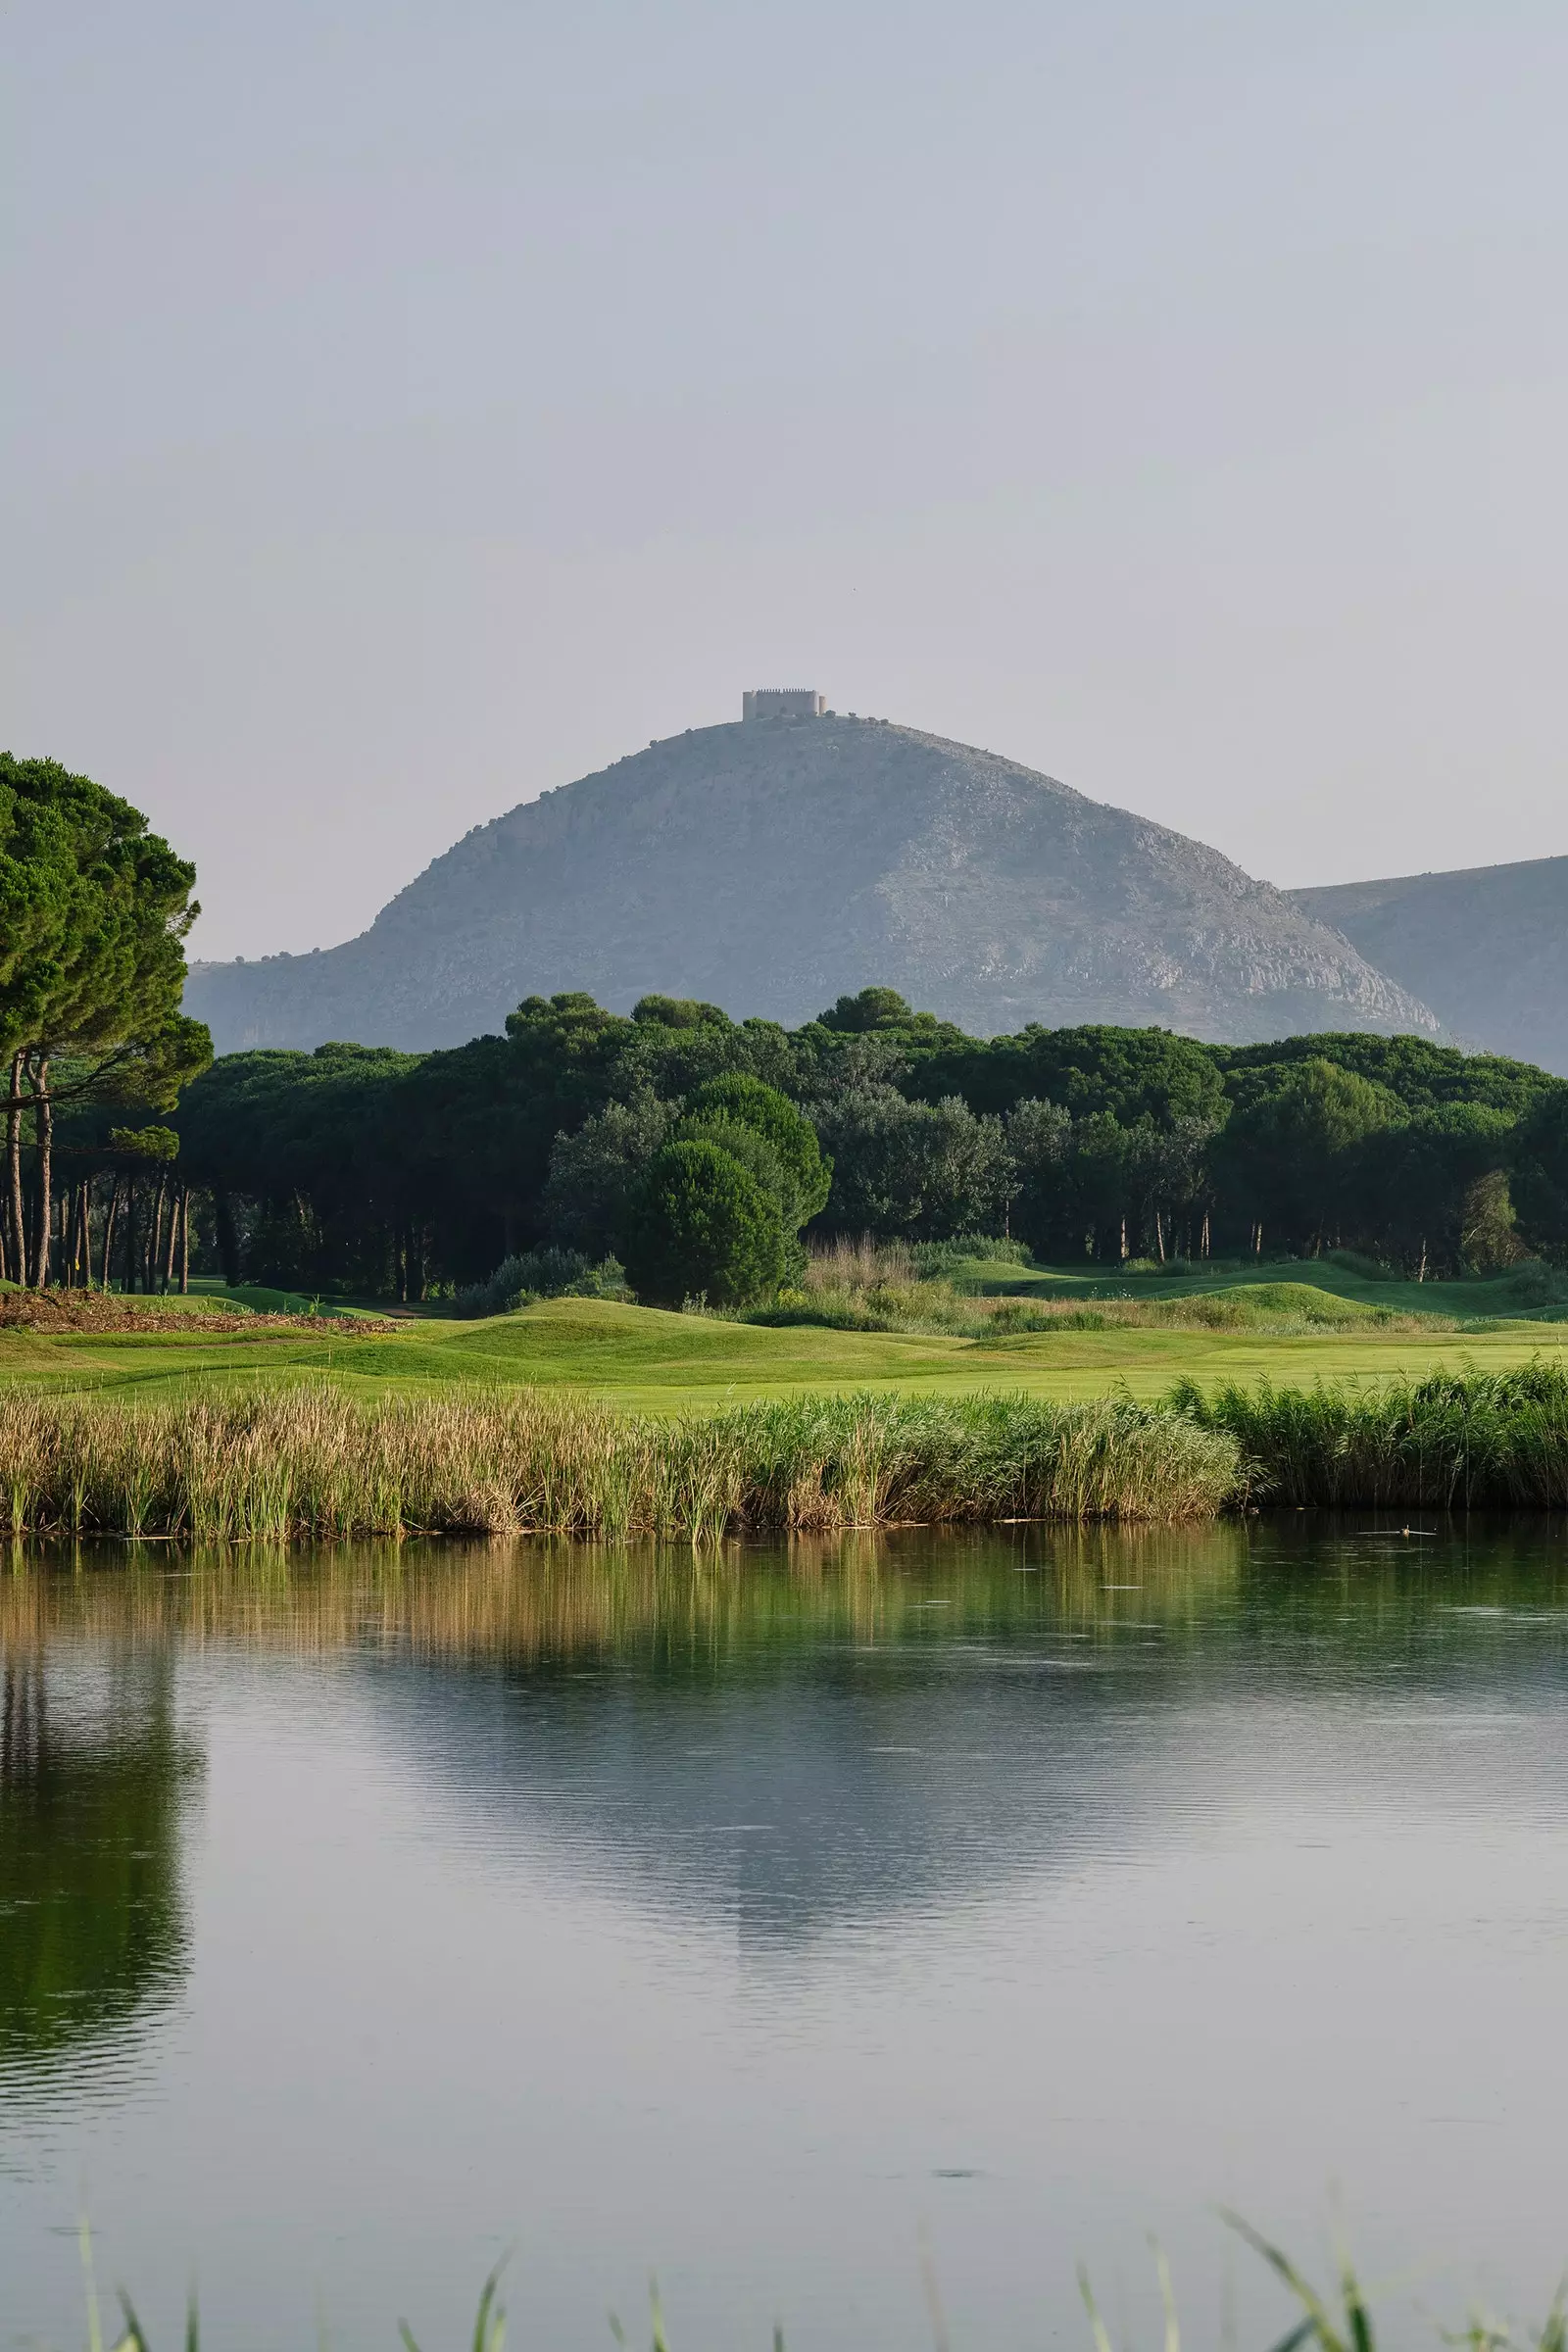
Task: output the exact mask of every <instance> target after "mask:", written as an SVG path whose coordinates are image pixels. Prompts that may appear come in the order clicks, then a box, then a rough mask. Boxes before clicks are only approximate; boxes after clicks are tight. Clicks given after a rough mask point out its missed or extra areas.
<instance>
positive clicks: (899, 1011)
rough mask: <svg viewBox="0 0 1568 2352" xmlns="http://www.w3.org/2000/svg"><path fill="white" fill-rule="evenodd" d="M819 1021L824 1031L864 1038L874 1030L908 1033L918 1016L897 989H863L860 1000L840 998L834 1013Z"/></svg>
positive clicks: (822, 1015)
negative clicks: (905, 1030)
mask: <svg viewBox="0 0 1568 2352" xmlns="http://www.w3.org/2000/svg"><path fill="white" fill-rule="evenodd" d="M817 1017H818V1019H819V1021H820V1023H821V1025H822V1027H823V1028H824V1029H836V1030H838V1031H839V1032H840V1034H841V1035H845V1036H850V1037H863V1036H864V1035H865V1033H866V1031H867V1030H870V1029H906V1028H907V1027H908V1025H909V1022H910V1021H911V1020H912V1019H913V1018H914V1015H913V1013H912V1012H911V1010H910V1008H909V1005H908V1004H907V1001H906V999H905V998H903V997H901V996H900V994H899V992H898V990H897V989H896V988H862V989H861V990H860V991H859V993H858V995H857V996H853V997H840V998H839V1000H838V1002H837V1003H836V1004H835V1005H833V1006H832V1008H831V1010H829V1011H827V1012H824V1013H819V1014H818V1016H817ZM929 1017H930V1016H929V1015H927V1018H929Z"/></svg>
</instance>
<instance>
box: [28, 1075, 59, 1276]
mask: <svg viewBox="0 0 1568 2352" xmlns="http://www.w3.org/2000/svg"><path fill="white" fill-rule="evenodd" d="M32 1091H33V1094H34V1096H35V1097H36V1108H35V1110H34V1112H33V1117H34V1119H35V1120H36V1122H37V1129H38V1262H37V1265H36V1267H35V1268H34V1271H33V1278H32V1283H33V1289H34V1290H38V1291H41V1290H43V1289H44V1287H45V1286H46V1284H47V1283H48V1280H49V1245H50V1242H51V1241H52V1240H53V1238H54V1140H55V1114H54V1106H53V1104H52V1103H50V1100H49V1057H48V1055H47V1054H39V1056H38V1066H37V1068H36V1069H35V1070H34V1071H33V1073H32Z"/></svg>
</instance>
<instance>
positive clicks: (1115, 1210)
mask: <svg viewBox="0 0 1568 2352" xmlns="http://www.w3.org/2000/svg"><path fill="white" fill-rule="evenodd" d="M169 1115H170V1124H171V1125H172V1128H173V1129H174V1131H175V1132H176V1133H177V1136H178V1138H179V1165H180V1167H181V1169H182V1171H183V1172H184V1176H185V1179H186V1181H188V1182H189V1183H190V1184H192V1185H195V1186H198V1187H200V1188H201V1192H202V1195H203V1198H204V1200H205V1201H207V1202H208V1203H210V1211H209V1214H210V1234H211V1244H210V1246H211V1248H212V1250H214V1251H215V1252H216V1254H217V1256H218V1258H219V1259H220V1261H221V1265H222V1268H223V1271H224V1272H225V1274H226V1275H227V1277H228V1278H229V1280H231V1281H235V1280H239V1279H241V1278H248V1279H250V1280H252V1281H258V1282H268V1283H273V1284H278V1285H285V1286H288V1287H292V1288H300V1289H309V1290H316V1291H322V1292H325V1291H330V1290H332V1289H339V1290H342V1291H345V1292H350V1293H364V1294H369V1295H377V1296H383V1297H384V1296H397V1297H399V1298H406V1299H417V1298H423V1297H429V1296H431V1295H435V1294H438V1293H440V1292H441V1291H443V1290H444V1289H446V1288H448V1287H449V1286H460V1285H464V1284H468V1283H474V1282H479V1281H482V1280H483V1279H484V1278H485V1277H486V1276H487V1275H488V1274H489V1273H490V1272H491V1271H492V1269H493V1268H494V1267H495V1266H496V1265H497V1264H498V1263H499V1262H500V1261H501V1260H502V1259H504V1258H507V1257H510V1256H512V1255H515V1253H517V1252H519V1251H526V1250H537V1249H539V1248H541V1247H547V1246H548V1247H554V1248H556V1249H565V1250H574V1251H577V1252H580V1253H581V1254H582V1255H584V1256H585V1257H588V1258H590V1259H592V1258H598V1257H600V1256H603V1255H605V1254H612V1253H613V1255H615V1256H616V1257H618V1258H620V1259H621V1260H622V1261H623V1262H624V1263H625V1264H626V1266H627V1269H628V1273H630V1274H631V1276H632V1279H633V1282H634V1287H636V1288H637V1289H638V1292H639V1295H641V1296H653V1297H665V1298H670V1299H673V1300H675V1301H676V1302H678V1299H679V1298H680V1297H681V1296H683V1295H688V1294H689V1293H691V1292H695V1291H697V1290H707V1291H708V1292H709V1294H710V1296H712V1297H718V1298H723V1297H739V1296H742V1295H752V1296H755V1295H758V1294H759V1293H761V1292H765V1291H766V1290H767V1289H768V1288H769V1286H770V1285H771V1284H773V1283H776V1281H778V1280H779V1279H783V1278H785V1277H787V1274H788V1270H789V1264H790V1262H791V1251H792V1250H798V1248H799V1237H800V1235H801V1234H802V1233H803V1231H805V1230H806V1229H807V1228H809V1230H810V1231H812V1232H818V1233H830V1232H843V1233H862V1232H866V1233H874V1234H878V1235H884V1236H889V1237H904V1238H907V1239H910V1240H941V1239H944V1238H948V1237H951V1236H953V1235H955V1234H959V1233H964V1232H976V1231H980V1232H990V1233H999V1234H1000V1233H1007V1234H1010V1235H1012V1236H1013V1237H1015V1238H1016V1239H1019V1240H1021V1241H1023V1242H1024V1243H1026V1244H1027V1245H1028V1246H1029V1247H1030V1248H1031V1249H1032V1250H1034V1251H1035V1253H1036V1254H1037V1255H1039V1256H1041V1257H1043V1258H1046V1259H1049V1260H1052V1261H1054V1262H1071V1261H1074V1260H1092V1261H1095V1262H1099V1263H1108V1264H1116V1263H1122V1262H1125V1261H1127V1260H1129V1259H1133V1258H1139V1259H1150V1258H1152V1259H1153V1260H1155V1261H1156V1262H1157V1261H1159V1260H1161V1259H1164V1260H1167V1261H1168V1260H1170V1259H1172V1258H1176V1257H1189V1258H1195V1259H1201V1258H1203V1257H1205V1256H1213V1255H1228V1256H1234V1255H1238V1254H1244V1253H1251V1254H1254V1255H1259V1256H1260V1255H1262V1254H1263V1253H1264V1252H1265V1251H1267V1252H1268V1253H1269V1254H1270V1255H1273V1256H1281V1255H1291V1254H1300V1255H1304V1254H1310V1253H1311V1252H1313V1251H1315V1250H1324V1249H1328V1248H1333V1247H1341V1248H1351V1249H1356V1250H1364V1251H1366V1252H1368V1253H1369V1254H1373V1255H1376V1256H1378V1257H1379V1258H1381V1259H1384V1260H1386V1261H1388V1262H1392V1263H1395V1264H1397V1265H1400V1266H1403V1267H1405V1268H1407V1269H1408V1270H1409V1271H1411V1272H1412V1273H1418V1274H1431V1275H1437V1274H1451V1273H1454V1272H1456V1271H1459V1270H1460V1269H1461V1268H1468V1269H1471V1270H1476V1271H1482V1270H1489V1269H1491V1268H1494V1267H1495V1266H1497V1265H1500V1264H1504V1263H1506V1262H1508V1261H1509V1259H1510V1258H1512V1257H1514V1256H1517V1255H1520V1254H1523V1253H1524V1252H1526V1251H1527V1250H1528V1251H1530V1252H1533V1253H1540V1254H1545V1255H1548V1256H1549V1255H1556V1254H1561V1253H1562V1252H1563V1251H1564V1250H1568V1085H1565V1084H1564V1083H1563V1082H1562V1081H1560V1080H1557V1079H1554V1078H1552V1077H1550V1076H1548V1075H1547V1074H1546V1073H1545V1072H1544V1071H1541V1070H1538V1069H1535V1068H1533V1067H1531V1066H1530V1065H1528V1064H1525V1063H1520V1062H1514V1061H1509V1060H1505V1059H1503V1058H1501V1057H1498V1056H1495V1055H1488V1054H1461V1053H1459V1052H1457V1051H1456V1050H1454V1049H1453V1048H1448V1047H1441V1046H1436V1045H1433V1044H1431V1043H1429V1042H1428V1041H1426V1040H1424V1039H1418V1038H1410V1037H1404V1038H1382V1037H1371V1036H1353V1035H1352V1036H1346V1035H1339V1034H1333V1035H1325V1036H1319V1037H1303V1038H1294V1039H1288V1040H1285V1041H1283V1042H1282V1043H1278V1044H1274V1045H1269V1046H1249V1047H1225V1046H1208V1045H1202V1044H1200V1043H1198V1042H1197V1041H1195V1040H1193V1039H1190V1038H1183V1037H1178V1036H1174V1035H1172V1034H1170V1033H1169V1032H1167V1031H1163V1030H1158V1029H1139V1030H1129V1029H1116V1028H1073V1029H1046V1028H1042V1027H1035V1028H1030V1029H1027V1030H1025V1031H1023V1032H1022V1033H1021V1034H1020V1035H1018V1036H1016V1037H1005V1038H997V1039H992V1040H982V1039H974V1038H969V1037H966V1036H964V1035H963V1034H962V1033H961V1032H960V1031H958V1030H956V1029H955V1028H954V1027H953V1026H952V1025H951V1024H948V1023H945V1022H942V1021H939V1020H937V1019H935V1018H934V1017H933V1016H931V1015H929V1014H923V1013H916V1012H914V1011H911V1009H910V1008H909V1007H908V1006H907V1005H906V1004H905V1003H904V1001H903V1000H902V999H901V998H899V997H898V996H896V995H895V994H894V992H892V991H891V990H878V989H870V990H863V991H861V992H860V994H859V995H858V996H856V997H853V998H845V999H841V1000H840V1001H839V1003H838V1004H837V1005H834V1006H833V1007H831V1008H830V1009H829V1010H828V1011H826V1012H824V1013H823V1014H822V1015H821V1017H820V1018H819V1019H817V1020H814V1021H811V1022H809V1023H807V1024H806V1025H805V1026H804V1027H802V1028H800V1029H796V1030H785V1029H784V1028H782V1027H781V1026H779V1025H778V1024H777V1023H774V1022H770V1021H759V1020H745V1021H733V1020H731V1019H730V1018H729V1017H728V1016H727V1015H726V1014H725V1013H724V1012H723V1011H721V1010H720V1009H719V1008H718V1007H716V1006H714V1005H704V1004H700V1003H695V1002H692V1001H689V1000H684V999H673V998H668V997H646V998H644V999H643V1000H642V1002H641V1003H640V1004H639V1005H637V1006H636V1007H635V1008H634V1009H633V1011H632V1012H631V1013H629V1014H620V1013H614V1012H610V1011H607V1010H606V1009H605V1008H604V1007H603V1006H601V1005H597V1004H596V1003H595V1002H594V1001H593V999H592V998H591V997H588V996H584V995H580V994H570V995H560V996H556V997H551V998H540V997H535V998H530V999H529V1000H528V1001H527V1002H526V1003H525V1004H523V1005H519V1006H518V1008H517V1010H516V1011H515V1013H513V1014H512V1015H511V1016H510V1018H509V1019H508V1022H507V1025H506V1032H505V1035H503V1036H500V1037H485V1038H478V1039H475V1040H474V1041H473V1042H472V1043H471V1044H469V1045H467V1046H464V1047H460V1048H457V1049H454V1050H451V1051H448V1052H444V1053H436V1054H419V1055H415V1054H396V1053H392V1052H389V1051H386V1050H376V1049H371V1048H367V1047H359V1046H342V1045H337V1046H323V1047H321V1048H319V1050H318V1051H317V1052H316V1053H314V1054H293V1053H276V1052H263V1053H252V1054H232V1055H228V1056H225V1057H224V1058H223V1059H222V1060H221V1061H219V1062H217V1063H215V1064H214V1065H213V1067H212V1068H211V1069H209V1070H207V1071H205V1072H204V1073H202V1074H201V1075H200V1076H199V1077H198V1078H197V1079H196V1080H195V1082H194V1083H193V1084H191V1085H190V1086H189V1087H187V1088H186V1090H185V1091H184V1093H183V1094H182V1096H181V1098H180V1101H179V1103H178V1105H177V1108H175V1109H174V1110H173V1111H172V1113H171V1114H169ZM677 1196H679V1197H680V1199H681V1200H682V1201H684V1206H683V1207H681V1208H680V1209H679V1211H678V1213H677V1208H676V1200H677ZM705 1203H706V1205H705ZM705 1218H706V1219H707V1222H708V1225H709V1226H710V1227H711V1228H712V1229H713V1231H714V1232H716V1231H717V1230H718V1228H720V1227H723V1228H724V1230H725V1231H726V1232H730V1233H732V1234H733V1235H736V1236H738V1235H739V1234H740V1233H741V1230H742V1229H743V1228H745V1229H746V1231H747V1232H748V1233H749V1235H750V1238H749V1239H748V1240H746V1241H744V1243H743V1242H742V1241H741V1240H739V1239H737V1240H736V1241H735V1244H734V1250H732V1252H731V1255H732V1256H733V1259H734V1262H733V1264H730V1263H729V1260H728V1259H726V1260H725V1266H726V1269H727V1270H723V1271H720V1270H719V1263H718V1261H719V1258H720V1257H722V1256H723V1254H724V1253H723V1251H721V1250H718V1251H717V1253H716V1254H715V1250H717V1246H716V1244H714V1245H713V1246H712V1247H711V1249H710V1251H709V1259H708V1261H706V1262H708V1263H709V1264H710V1270H711V1280H709V1281H708V1282H703V1281H700V1280H698V1279H697V1274H698V1273H699V1272H700V1271H701V1268H702V1265H703V1263H704V1262H705V1261H704V1259H703V1251H702V1248H701V1247H699V1246H698V1244H697V1243H696V1242H695V1241H694V1242H691V1243H690V1246H689V1247H688V1246H687V1244H684V1243H683V1244H681V1245H680V1246H679V1247H677V1246H676V1244H675V1242H674V1241H673V1240H669V1246H668V1250H667V1251H666V1258H667V1262H666V1263H660V1262H658V1261H659V1248H660V1246H661V1245H659V1244H658V1242H657V1238H656V1237H657V1235H658V1233H659V1232H660V1231H661V1230H663V1231H665V1233H666V1239H667V1238H668V1237H669V1236H672V1235H673V1234H674V1233H675V1232H676V1230H677V1228H678V1229H679V1230H680V1231H682V1232H687V1233H688V1234H690V1233H695V1232H696V1231H697V1230H698V1228H700V1227H701V1226H702V1225H703V1222H704V1219H705ZM683 1249H684V1250H685V1251H686V1254H685V1256H684V1257H683V1256H682V1254H681V1252H682V1250H683ZM639 1277H640V1279H639ZM682 1284H684V1285H685V1289H684V1290H682V1288H681V1287H680V1286H681V1285H682Z"/></svg>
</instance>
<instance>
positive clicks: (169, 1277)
mask: <svg viewBox="0 0 1568 2352" xmlns="http://www.w3.org/2000/svg"><path fill="white" fill-rule="evenodd" d="M179 1199H180V1188H179V1187H178V1186H177V1185H172V1186H171V1187H170V1193H169V1248H168V1250H166V1251H165V1253H164V1273H163V1281H162V1284H161V1286H160V1287H161V1288H162V1290H163V1293H164V1296H165V1298H166V1299H167V1298H168V1296H169V1286H170V1284H171V1283H172V1281H173V1279H174V1244H175V1242H176V1241H177V1239H178V1238H179Z"/></svg>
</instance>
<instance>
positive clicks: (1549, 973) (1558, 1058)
mask: <svg viewBox="0 0 1568 2352" xmlns="http://www.w3.org/2000/svg"><path fill="white" fill-rule="evenodd" d="M1290 896H1291V898H1292V899H1293V901H1294V902H1295V904H1296V905H1297V906H1298V907H1299V908H1300V909H1301V911H1302V913H1303V914H1306V915H1310V916H1312V917H1314V918H1315V919H1316V920H1317V921H1319V922H1324V923H1332V924H1333V926H1334V928H1335V929H1336V930H1337V931H1340V932H1342V933H1343V934H1344V935H1345V937H1346V938H1347V939H1348V940H1350V941H1351V942H1352V943H1353V944H1354V945H1355V946H1356V947H1357V948H1359V949H1360V951H1361V954H1362V955H1363V956H1366V957H1368V959H1369V960H1370V961H1371V962H1373V963H1375V964H1377V965H1378V967H1379V969H1380V970H1382V971H1385V972H1388V973H1390V974H1392V975H1393V977H1394V978H1396V979H1397V980H1398V981H1399V982H1401V983H1402V985H1403V986H1404V987H1406V988H1408V989H1411V990H1413V991H1414V992H1415V994H1416V995H1418V996H1420V997H1422V998H1424V999H1425V1001H1426V1002H1427V1003H1428V1004H1429V1005H1432V1006H1434V1008H1435V1009H1436V1010H1437V1012H1438V1013H1439V1014H1440V1015H1441V1017H1442V1019H1443V1021H1444V1022H1445V1024H1446V1026H1447V1027H1448V1028H1450V1029H1451V1030H1453V1031H1454V1032H1455V1033H1456V1035H1458V1036H1459V1037H1461V1038H1463V1040H1464V1041H1465V1043H1466V1044H1467V1045H1474V1046H1485V1047H1488V1048H1489V1049H1490V1050H1491V1051H1492V1052H1493V1053H1495V1054H1516V1055H1517V1056H1518V1058H1519V1059H1520V1060H1521V1061H1537V1062H1540V1063H1541V1065H1542V1067H1543V1068H1544V1069H1548V1070H1555V1071H1556V1072H1557V1073H1558V1074H1559V1075H1560V1076H1563V1077H1568V858H1528V859H1525V860H1523V861H1522V862H1521V863H1519V864H1517V865H1477V866H1471V867H1469V868H1467V869H1466V870H1464V871H1462V872H1457V873H1450V874H1404V875H1400V876H1398V877H1397V878H1395V879H1393V880H1390V881H1384V882H1341V883H1335V884H1331V885H1329V886H1327V887H1325V888H1323V889H1321V890H1294V891H1292V892H1291V893H1290Z"/></svg>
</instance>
